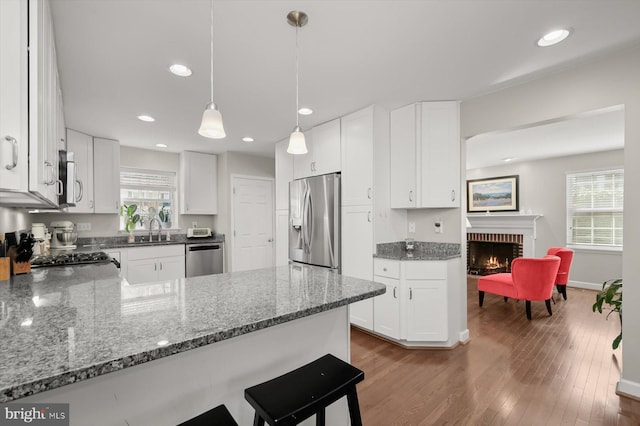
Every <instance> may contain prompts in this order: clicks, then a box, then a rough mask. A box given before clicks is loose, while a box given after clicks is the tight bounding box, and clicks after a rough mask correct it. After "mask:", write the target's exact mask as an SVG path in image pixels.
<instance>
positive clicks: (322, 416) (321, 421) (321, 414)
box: [316, 408, 325, 426]
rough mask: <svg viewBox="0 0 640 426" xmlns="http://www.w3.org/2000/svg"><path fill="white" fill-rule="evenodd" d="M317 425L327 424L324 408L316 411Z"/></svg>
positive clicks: (323, 425)
mask: <svg viewBox="0 0 640 426" xmlns="http://www.w3.org/2000/svg"><path fill="white" fill-rule="evenodd" d="M316 426H325V411H324V408H323V409H322V410H320V411H318V412H317V413H316Z"/></svg>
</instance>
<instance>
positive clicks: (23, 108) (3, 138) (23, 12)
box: [0, 0, 29, 192]
mask: <svg viewBox="0 0 640 426" xmlns="http://www.w3.org/2000/svg"><path fill="white" fill-rule="evenodd" d="M26 22H27V4H26V3H25V2H24V1H22V0H0V63H1V64H2V66H0V94H1V95H0V190H9V191H20V192H26V191H28V186H29V173H28V166H29V164H28V153H29V145H28V144H29V131H28V127H27V123H28V119H27V114H28V103H27V74H28V73H27V69H28V68H27V45H28V41H27V25H26Z"/></svg>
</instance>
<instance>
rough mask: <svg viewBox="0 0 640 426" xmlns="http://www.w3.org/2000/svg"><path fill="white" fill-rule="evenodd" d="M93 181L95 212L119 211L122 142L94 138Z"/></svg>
mask: <svg viewBox="0 0 640 426" xmlns="http://www.w3.org/2000/svg"><path fill="white" fill-rule="evenodd" d="M93 181H94V183H95V186H96V188H97V190H96V191H94V194H93V195H94V203H93V204H94V212H95V213H119V209H120V143H119V142H118V141H116V140H112V139H102V138H93Z"/></svg>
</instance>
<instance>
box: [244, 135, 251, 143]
mask: <svg viewBox="0 0 640 426" xmlns="http://www.w3.org/2000/svg"><path fill="white" fill-rule="evenodd" d="M242 142H253V138H250V137H249V136H245V137H244V138H242Z"/></svg>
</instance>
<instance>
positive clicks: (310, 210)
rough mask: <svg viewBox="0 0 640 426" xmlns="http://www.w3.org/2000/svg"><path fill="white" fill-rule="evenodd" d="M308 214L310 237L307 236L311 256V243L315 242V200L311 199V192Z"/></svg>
mask: <svg viewBox="0 0 640 426" xmlns="http://www.w3.org/2000/svg"><path fill="white" fill-rule="evenodd" d="M307 214H308V215H309V226H308V229H309V235H308V236H307V248H308V249H309V254H311V245H312V244H311V243H312V242H313V239H312V237H313V222H314V221H313V199H312V198H311V191H309V201H308V203H307Z"/></svg>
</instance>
